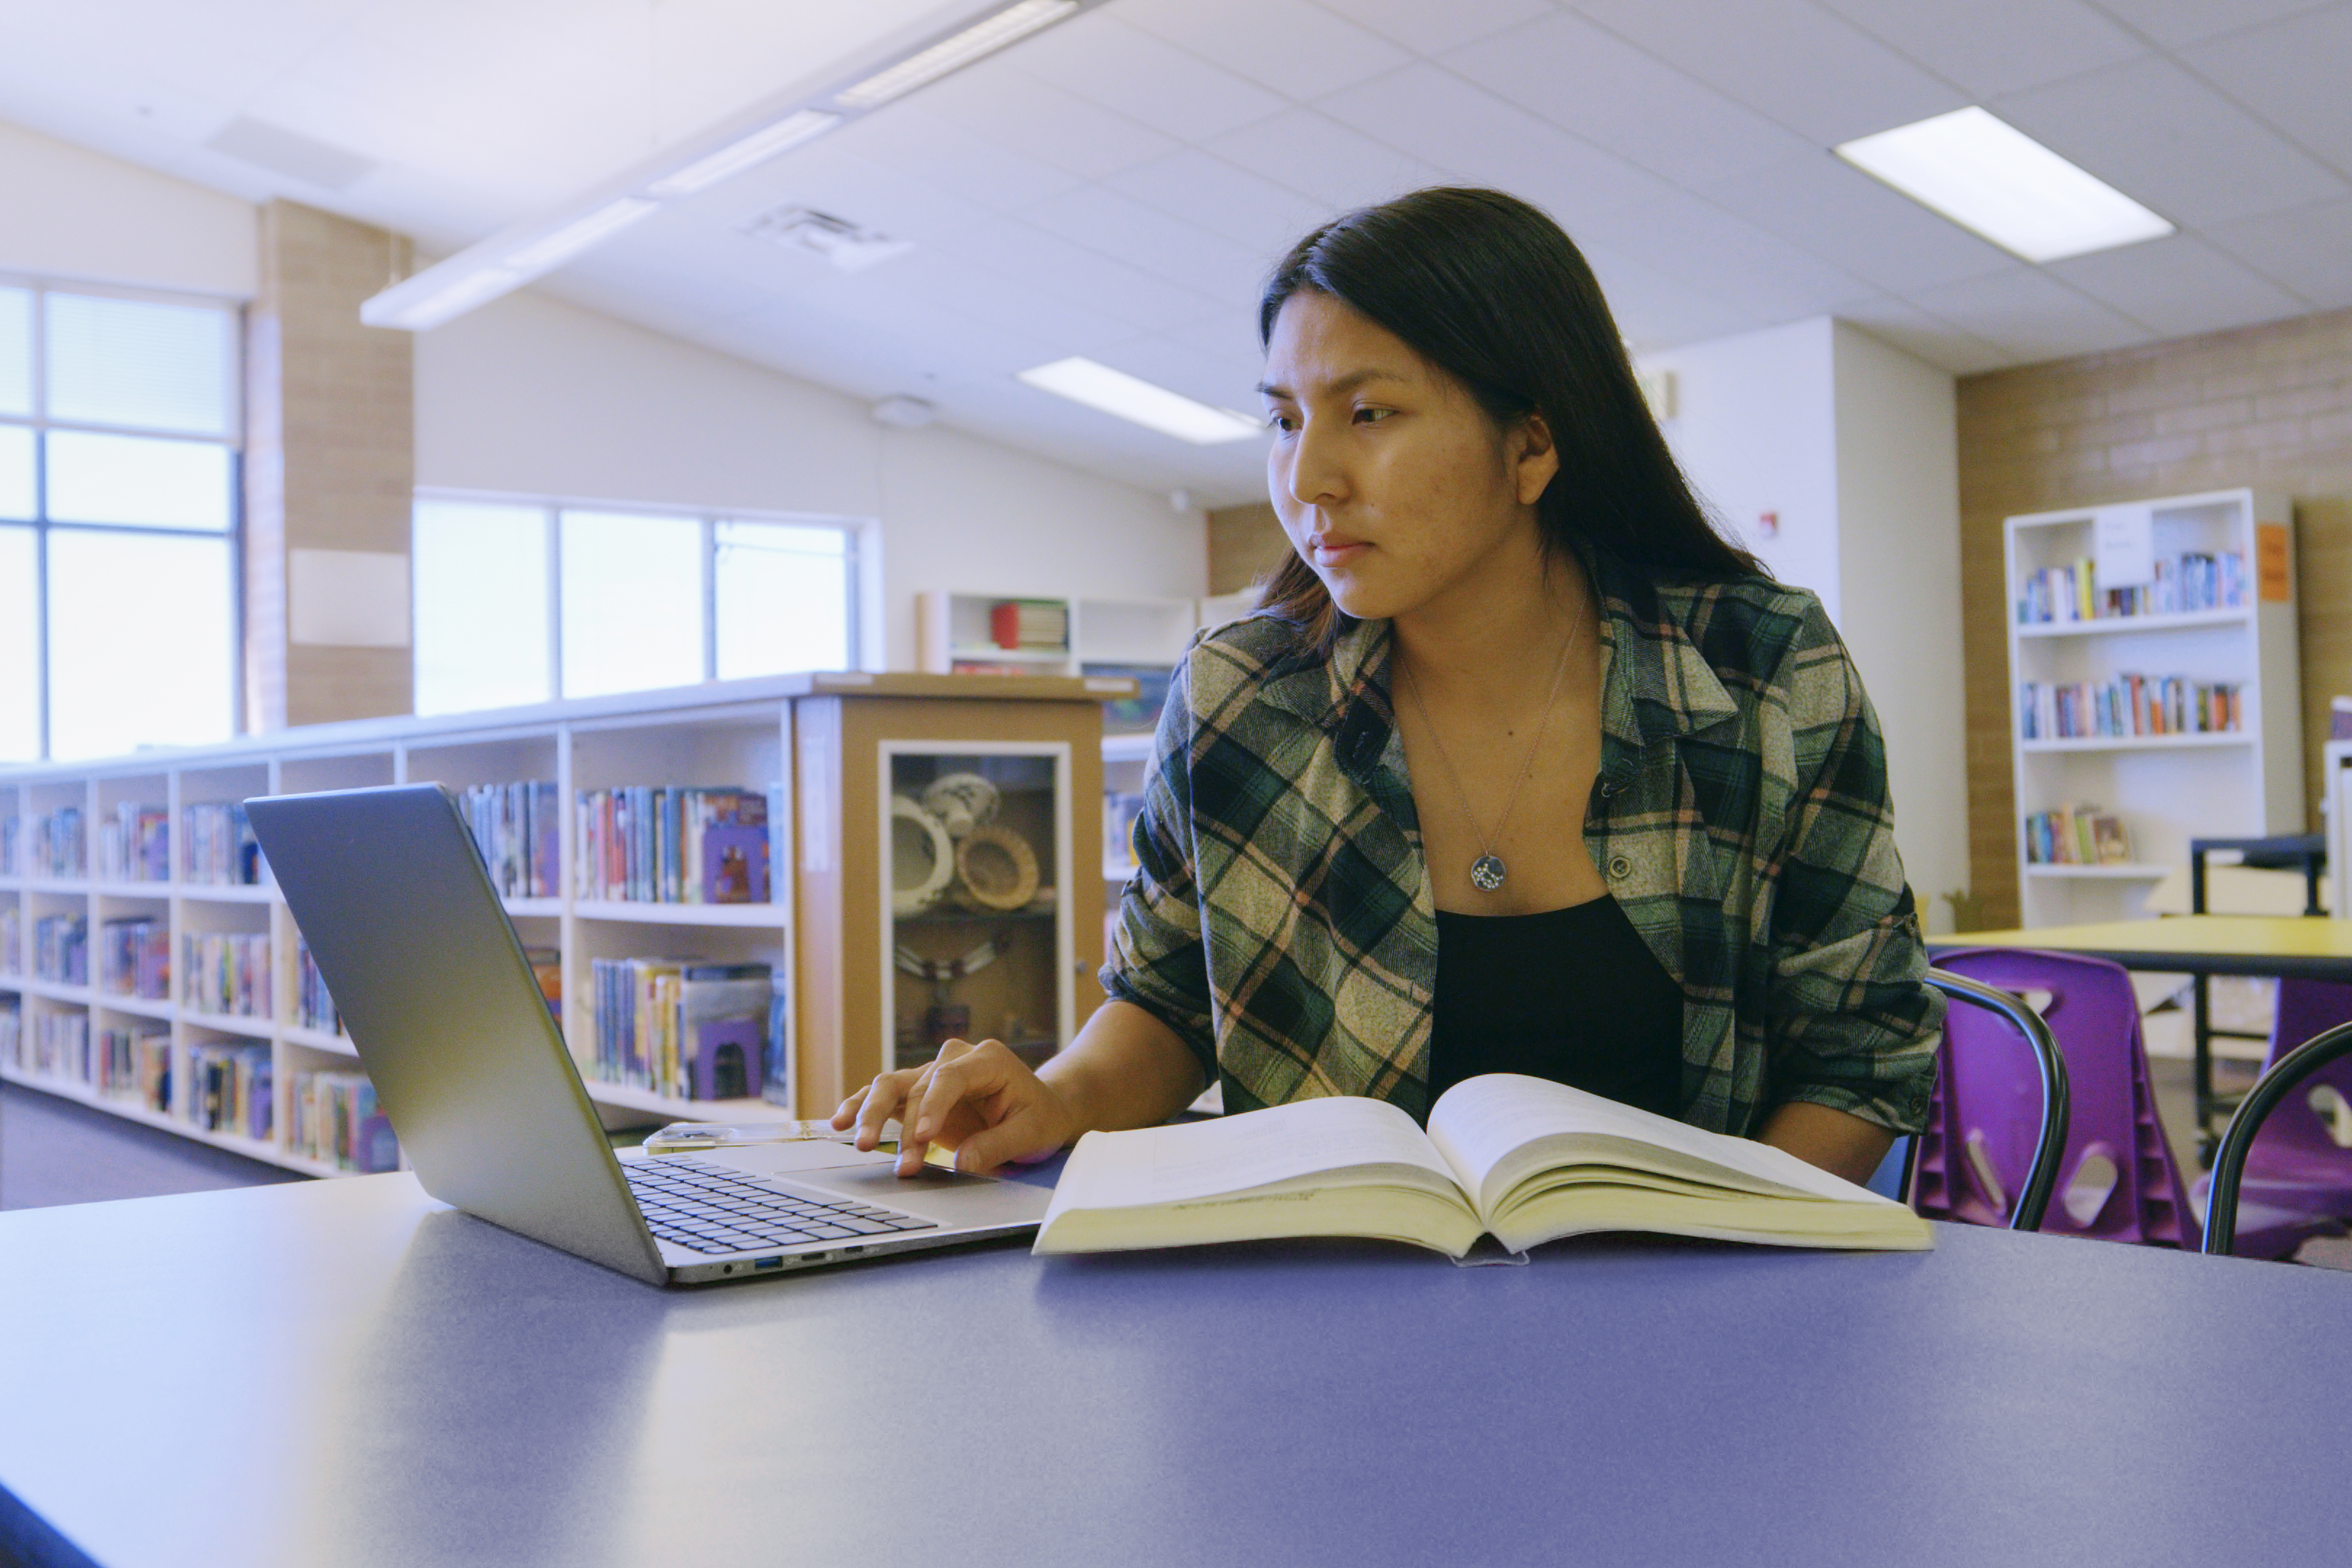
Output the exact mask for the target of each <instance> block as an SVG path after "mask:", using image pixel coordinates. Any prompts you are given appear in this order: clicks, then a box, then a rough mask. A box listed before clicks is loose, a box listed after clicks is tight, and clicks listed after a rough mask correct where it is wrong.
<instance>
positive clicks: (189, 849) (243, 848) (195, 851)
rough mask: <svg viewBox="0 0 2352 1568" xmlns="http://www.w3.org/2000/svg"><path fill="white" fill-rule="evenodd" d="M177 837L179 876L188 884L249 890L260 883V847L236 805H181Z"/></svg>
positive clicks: (226, 803) (243, 810)
mask: <svg viewBox="0 0 2352 1568" xmlns="http://www.w3.org/2000/svg"><path fill="white" fill-rule="evenodd" d="M180 838H181V850H180V875H181V876H182V877H183V878H184V879H187V880H188V881H191V882H202V883H207V884H210V885H212V886H214V887H247V888H249V887H252V886H254V885H255V884H257V883H258V882H259V881H260V880H261V845H260V844H259V842H258V841H257V840H256V839H255V838H254V837H253V824H251V823H249V822H247V820H246V819H245V807H244V806H242V805H238V804H237V803H236V802H235V801H214V802H207V803H205V804H203V805H186V806H182V807H181V808H180Z"/></svg>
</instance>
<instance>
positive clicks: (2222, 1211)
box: [2205, 1024, 2352, 1253]
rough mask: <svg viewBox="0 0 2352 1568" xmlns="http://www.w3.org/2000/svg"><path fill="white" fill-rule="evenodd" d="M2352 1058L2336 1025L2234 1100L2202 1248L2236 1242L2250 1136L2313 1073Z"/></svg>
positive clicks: (2348, 1030) (2348, 1031)
mask: <svg viewBox="0 0 2352 1568" xmlns="http://www.w3.org/2000/svg"><path fill="white" fill-rule="evenodd" d="M2347 1054H2352V1024H2338V1025H2337V1026H2336V1027H2334V1028H2332V1029H2326V1030H2323V1031H2321V1033H2320V1034H2319V1035H2318V1036H2317V1037H2315V1038H2313V1039H2309V1040H2305V1042H2304V1043H2303V1044H2302V1045H2300V1046H2297V1047H2295V1048H2294V1049H2293V1050H2291V1051H2289V1052H2288V1053H2287V1054H2286V1055H2285V1056H2284V1057H2282V1058H2280V1059H2279V1060H2278V1062H2277V1064H2276V1065H2275V1066H2273V1067H2272V1068H2270V1070H2268V1071H2267V1072H2265V1073H2263V1076H2262V1078H2261V1079H2260V1080H2259V1081H2257V1082H2256V1083H2255V1085H2254V1087H2253V1088H2252V1089H2249V1090H2248V1091H2247V1092H2246V1098H2245V1099H2244V1100H2242V1101H2240V1102H2239V1105H2238V1111H2237V1114H2236V1115H2234V1116H2232V1117H2231V1118H2230V1129H2229V1131H2226V1132H2224V1133H2222V1134H2221V1147H2220V1148H2219V1149H2218V1150H2216V1151H2215V1152H2214V1154H2213V1184H2212V1189H2211V1192H2210V1195H2209V1197H2208V1199H2207V1203H2206V1210H2205V1250H2206V1251H2207V1252H2215V1253H2221V1252H2229V1251H2231V1250H2232V1248H2233V1247H2235V1246H2236V1243H2237V1238H2238V1189H2239V1186H2240V1184H2242V1182H2243V1180H2244V1178H2245V1173H2246V1155H2247V1153H2248V1152H2250V1151H2251V1150H2252V1148H2253V1145H2254V1138H2255V1135H2256V1134H2258V1133H2259V1132H2261V1131H2262V1130H2263V1122H2264V1121H2268V1120H2269V1118H2270V1114H2271V1112H2272V1111H2273V1110H2276V1109H2277V1108H2278V1106H2279V1104H2280V1103H2281V1102H2282V1101H2284V1100H2286V1098H2287V1097H2288V1096H2289V1095H2291V1094H2293V1093H2294V1090H2295V1089H2297V1088H2298V1087H2300V1086H2301V1085H2302V1084H2303V1082H2304V1081H2305V1079H2309V1078H2310V1077H2311V1076H2312V1075H2313V1074H2314V1073H2315V1072H2318V1071H2319V1070H2320V1069H2322V1068H2326V1067H2328V1066H2329V1065H2331V1064H2333V1063H2335V1062H2336V1061H2339V1060H2341V1059H2342V1058H2344V1057H2345V1056H2346V1055H2347Z"/></svg>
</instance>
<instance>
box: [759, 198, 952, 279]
mask: <svg viewBox="0 0 2352 1568" xmlns="http://www.w3.org/2000/svg"><path fill="white" fill-rule="evenodd" d="M743 232H744V233H745V234H747V235H749V236H751V237H752V238H753V239H764V240H767V241H769V242H770V243H772V244H774V245H781V246H784V247H788V248H791V249H796V250H805V251H807V252H809V253H810V254H811V255H814V256H822V257H824V258H825V259H826V260H827V261H830V262H832V263H833V264H834V265H835V267H838V268H841V269H842V270H843V271H844V272H863V271H865V270H866V268H869V267H871V266H873V265H874V264H875V263H876V262H877V261H887V260H889V259H890V258H892V257H894V256H904V255H906V254H907V252H908V251H910V250H912V249H914V248H915V242H914V241H913V240H911V239H893V238H891V237H889V236H888V235H887V234H880V233H877V232H876V231H875V230H873V229H870V228H864V227H860V226H858V225H856V224H854V223H852V222H850V221H849V220H848V219H847V218H845V217H835V216H833V215H832V214H831V213H821V212H817V211H815V210H814V209H813V208H809V207H778V208H777V209H776V210H775V211H773V212H770V213H761V215H760V216H758V217H755V218H753V219H752V220H751V222H750V223H747V224H745V225H744V226H743Z"/></svg>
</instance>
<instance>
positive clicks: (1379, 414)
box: [1356, 408, 1396, 425]
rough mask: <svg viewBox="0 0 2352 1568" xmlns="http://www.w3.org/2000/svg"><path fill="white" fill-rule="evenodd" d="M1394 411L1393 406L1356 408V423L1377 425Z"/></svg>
mask: <svg viewBox="0 0 2352 1568" xmlns="http://www.w3.org/2000/svg"><path fill="white" fill-rule="evenodd" d="M1395 412H1396V410H1395V409H1393V408H1359V409H1357V410H1356V423H1358V424H1359V425H1377V424H1379V423H1380V422H1381V420H1383V419H1385V418H1387V417H1388V416H1390V415H1391V414H1394V413H1395Z"/></svg>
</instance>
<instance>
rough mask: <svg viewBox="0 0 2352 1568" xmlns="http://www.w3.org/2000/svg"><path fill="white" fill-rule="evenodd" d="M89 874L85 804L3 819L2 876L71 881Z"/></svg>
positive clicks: (0, 825)
mask: <svg viewBox="0 0 2352 1568" xmlns="http://www.w3.org/2000/svg"><path fill="white" fill-rule="evenodd" d="M88 875H89V833H88V831H87V828H86V826H85V825H84V823H83V821H82V813H81V807H79V806H78V805H68V806H61V807H59V808H58V810H56V811H47V812H43V813H41V814H39V815H38V816H34V817H33V818H31V819H30V820H29V821H28V820H26V818H24V817H21V816H10V817H6V818H5V819H0V876H5V877H39V878H46V879H51V880H55V881H68V880H73V879H79V878H82V877H87V876H88Z"/></svg>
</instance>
